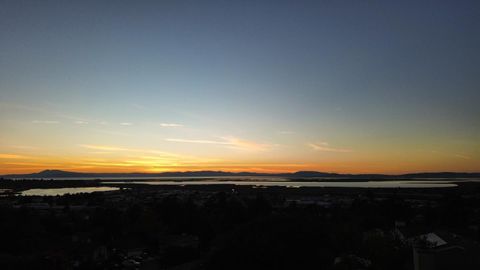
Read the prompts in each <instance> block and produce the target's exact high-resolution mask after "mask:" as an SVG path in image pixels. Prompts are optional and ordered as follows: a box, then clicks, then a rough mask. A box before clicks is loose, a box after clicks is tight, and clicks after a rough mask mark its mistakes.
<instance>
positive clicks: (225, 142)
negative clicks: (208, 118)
mask: <svg viewBox="0 0 480 270" xmlns="http://www.w3.org/2000/svg"><path fill="white" fill-rule="evenodd" d="M220 139H221V140H198V139H178V138H168V139H165V140H166V141H168V142H177V143H194V144H212V145H220V146H225V147H229V148H233V149H238V150H250V151H265V150H267V149H269V148H270V147H271V145H269V144H262V143H257V142H253V141H247V140H243V139H239V138H236V137H220Z"/></svg>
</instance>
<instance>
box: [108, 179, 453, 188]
mask: <svg viewBox="0 0 480 270" xmlns="http://www.w3.org/2000/svg"><path fill="white" fill-rule="evenodd" d="M103 184H144V185H165V186H183V185H237V186H265V187H344V188H444V187H456V186H457V184H454V183H450V182H445V181H361V182H360V181H359V182H298V181H210V180H207V181H181V182H179V181H114V182H103Z"/></svg>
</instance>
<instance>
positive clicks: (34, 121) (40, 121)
mask: <svg viewBox="0 0 480 270" xmlns="http://www.w3.org/2000/svg"><path fill="white" fill-rule="evenodd" d="M32 123H34V124H47V125H52V124H53V125H54V124H59V123H60V122H59V121H54V120H33V121H32Z"/></svg>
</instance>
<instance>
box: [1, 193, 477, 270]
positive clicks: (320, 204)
mask: <svg viewBox="0 0 480 270" xmlns="http://www.w3.org/2000/svg"><path fill="white" fill-rule="evenodd" d="M421 193H422V192H417V193H410V194H403V193H402V192H400V191H399V192H390V193H382V192H378V191H372V190H370V191H369V190H367V191H366V190H356V191H350V192H347V193H345V192H338V191H337V192H333V191H332V192H326V191H323V192H317V191H315V190H308V189H304V190H301V189H300V190H299V189H295V190H290V189H279V188H277V189H275V188H266V189H254V188H247V187H243V188H241V189H232V188H230V187H229V188H227V187H210V188H184V187H149V188H144V187H135V188H132V189H128V190H122V191H115V192H105V193H92V194H80V195H66V196H57V197H19V196H13V195H5V196H3V197H0V234H1V239H2V242H1V243H2V244H1V246H0V269H199V270H200V269H205V270H207V269H342V270H343V269H372V270H373V269H379V270H380V269H393V270H394V269H399V270H404V269H414V267H415V264H417V269H453V267H455V268H456V269H480V268H478V266H479V264H478V263H479V262H478V256H476V255H478V254H480V253H479V251H480V249H479V245H478V241H479V240H480V235H479V221H480V196H478V195H475V193H470V194H461V193H459V192H444V193H442V192H440V193H439V194H431V196H421ZM415 194H417V195H415ZM433 235H434V236H433ZM435 237H438V238H440V239H441V240H442V241H443V242H445V243H443V242H441V243H440V242H439V241H437V242H435V239H436V238H435ZM432 239H433V240H432ZM457 247H460V248H457ZM414 254H415V255H414ZM425 254H427V255H428V258H434V259H433V260H434V263H435V265H434V266H431V265H428V264H427V265H426V264H425V263H424V262H425V260H423V259H422V258H424V257H422V256H423V255H425ZM475 254H476V255H475ZM430 261H431V259H430ZM429 267H430V268H429ZM431 267H434V268H431ZM442 267H443V268H442Z"/></svg>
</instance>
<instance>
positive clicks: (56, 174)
mask: <svg viewBox="0 0 480 270" xmlns="http://www.w3.org/2000/svg"><path fill="white" fill-rule="evenodd" d="M222 176H224V177H228V176H259V177H261V176H270V177H285V178H290V179H305V178H332V179H376V180H380V179H385V180H388V179H392V180H393V179H414V178H446V179H448V178H480V173H462V172H438V173H410V174H400V175H385V174H338V173H328V172H317V171H298V172H294V173H255V172H224V171H185V172H162V173H137V172H132V173H80V172H69V171H62V170H44V171H41V172H38V173H30V174H9V175H3V176H1V177H2V178H16V179H22V178H27V179H28V178H43V179H50V178H83V177H85V178H95V177H97V178H106V177H222Z"/></svg>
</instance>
